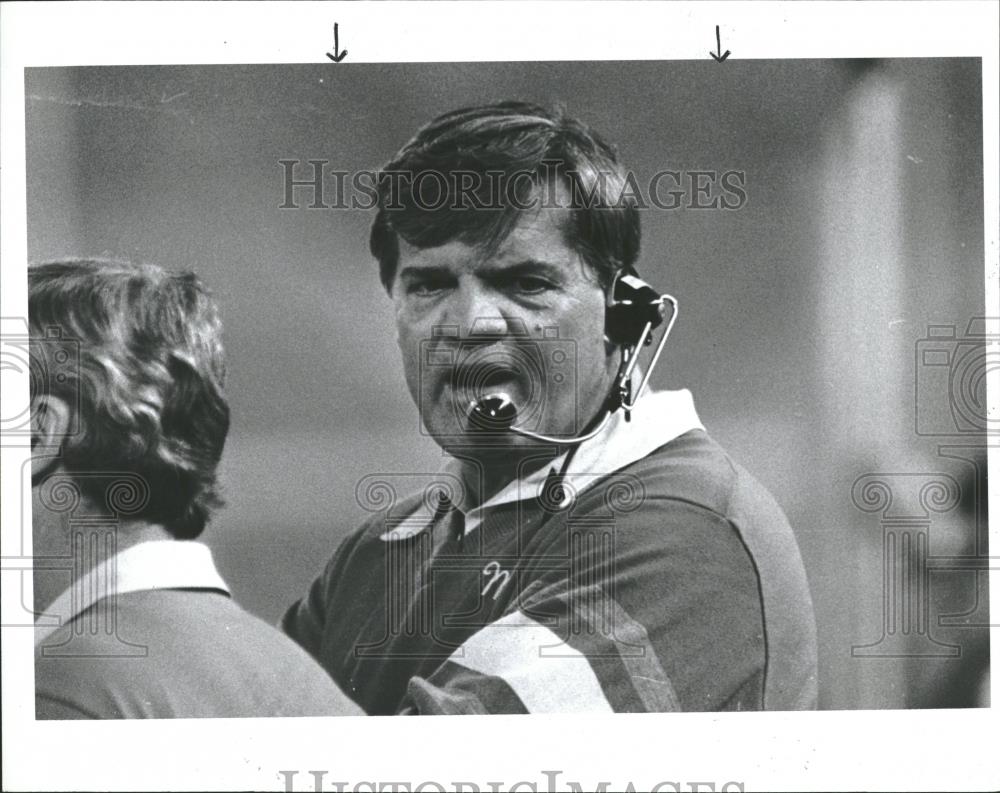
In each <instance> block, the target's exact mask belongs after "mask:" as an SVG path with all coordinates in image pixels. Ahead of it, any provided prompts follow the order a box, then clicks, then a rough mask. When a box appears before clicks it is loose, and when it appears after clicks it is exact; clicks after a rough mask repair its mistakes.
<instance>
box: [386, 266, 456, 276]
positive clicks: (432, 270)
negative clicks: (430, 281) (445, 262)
mask: <svg viewBox="0 0 1000 793" xmlns="http://www.w3.org/2000/svg"><path fill="white" fill-rule="evenodd" d="M449 272H451V271H450V270H449V269H448V268H447V267H444V266H442V265H440V264H409V265H407V266H406V267H404V268H403V269H402V270H400V271H399V277H400V278H421V277H426V276H428V275H443V274H447V273H449Z"/></svg>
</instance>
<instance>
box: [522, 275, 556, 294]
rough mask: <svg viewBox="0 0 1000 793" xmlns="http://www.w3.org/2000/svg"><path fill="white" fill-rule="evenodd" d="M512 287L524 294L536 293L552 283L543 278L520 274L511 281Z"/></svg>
mask: <svg viewBox="0 0 1000 793" xmlns="http://www.w3.org/2000/svg"><path fill="white" fill-rule="evenodd" d="M513 285H514V289H516V290H517V291H518V292H520V293H522V294H526V295H538V294H541V293H542V292H546V291H548V290H549V289H551V288H552V284H551V283H550V282H548V281H546V280H545V279H544V278H534V277H531V276H522V277H520V278H515V279H514V281H513Z"/></svg>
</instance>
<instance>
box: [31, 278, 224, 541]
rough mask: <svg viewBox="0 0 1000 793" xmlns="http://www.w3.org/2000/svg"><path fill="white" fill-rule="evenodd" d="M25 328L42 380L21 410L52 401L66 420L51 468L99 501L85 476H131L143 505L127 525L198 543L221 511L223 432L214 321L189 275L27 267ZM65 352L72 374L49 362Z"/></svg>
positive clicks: (220, 360) (214, 312)
mask: <svg viewBox="0 0 1000 793" xmlns="http://www.w3.org/2000/svg"><path fill="white" fill-rule="evenodd" d="M28 320H29V325H30V327H31V351H30V352H31V358H32V364H33V367H34V368H35V370H36V371H37V372H39V373H41V376H37V377H33V378H32V382H31V391H32V393H31V396H32V400H33V401H34V400H35V399H37V398H38V397H42V396H51V397H57V398H59V399H62V400H63V401H64V402H66V403H67V404H68V405H69V407H70V409H71V410H72V411H73V413H74V428H73V431H72V432H71V433H68V434H67V435H66V437H65V438H64V440H63V442H62V448H61V454H60V457H59V462H60V463H62V465H63V466H64V467H65V468H66V470H67V472H68V473H69V474H70V476H74V475H75V477H74V478H75V480H76V482H77V484H78V486H79V488H80V490H81V492H82V493H83V494H84V495H86V496H89V497H90V498H92V499H95V500H98V503H103V500H104V498H105V494H104V493H103V492H98V490H95V487H99V486H97V485H95V482H97V481H98V480H96V479H94V478H92V477H88V476H86V474H88V473H91V474H92V473H99V472H128V473H130V474H135V475H138V476H140V477H142V479H143V480H144V481H145V484H146V486H147V488H148V491H149V495H148V500H147V501H146V503H145V505H144V506H143V507H142V508H141V510H140V511H139V512H137V513H136V514H135V515H134V516H133V517H134V518H136V519H138V520H144V521H148V522H151V523H156V524H159V525H162V526H163V527H164V528H166V529H167V531H169V532H170V533H171V534H172V535H173V536H174V537H177V538H180V539H190V538H193V537H196V536H198V535H199V534H200V533H201V531H202V530H203V529H204V527H205V525H206V523H207V521H208V519H209V515H210V513H211V510H212V509H213V508H214V507H216V506H218V505H219V504H220V503H221V500H220V499H219V497H218V495H217V492H216V469H217V467H218V464H219V460H220V459H221V457H222V450H223V447H224V445H225V440H226V434H227V432H228V430H229V405H228V403H227V401H226V397H225V394H224V392H223V386H224V380H225V362H224V355H223V348H222V340H221V329H222V328H221V322H220V319H219V315H218V309H217V307H216V305H215V302H214V300H213V299H212V297H211V295H210V294H209V292H208V291H207V289H206V288H205V287H204V285H203V284H202V283H201V281H200V280H199V279H198V277H197V276H196V275H194V274H193V273H170V272H167V271H165V270H163V269H161V268H159V267H155V266H151V265H133V264H129V263H127V262H120V261H109V260H70V261H58V262H51V263H47V264H42V265H36V266H32V267H29V268H28ZM56 339H58V340H59V341H60V342H61V344H53V343H51V342H52V341H53V340H56ZM67 342H68V343H71V344H72V345H73V346H74V347H75V349H76V350H77V351H78V361H77V362H75V363H74V365H71V366H67V365H65V363H64V362H61V361H60V360H58V359H56V356H63V357H65V356H66V352H65V344H66V343H67ZM57 372H58V376H56V375H55V373H57ZM50 374H51V375H52V376H48V375H50Z"/></svg>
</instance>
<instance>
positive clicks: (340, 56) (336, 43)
mask: <svg viewBox="0 0 1000 793" xmlns="http://www.w3.org/2000/svg"><path fill="white" fill-rule="evenodd" d="M339 27H340V26H339V25H338V24H337V23H336V22H334V23H333V52H334V53H336V54H333V53H329V52H328V53H327V54H326V57H327V58H329V59H330V60H331V61H333V62H334V63H340V62H341V61H342V60H344V58H345V57H347V50H344V51H343V52H341V51H340V31H339V30H338V28H339ZM716 30H718V29H716ZM728 54H729V53H728V52H727V53H726V55H728Z"/></svg>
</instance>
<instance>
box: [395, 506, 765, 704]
mask: <svg viewBox="0 0 1000 793" xmlns="http://www.w3.org/2000/svg"><path fill="white" fill-rule="evenodd" d="M567 547H571V548H572V549H573V552H572V554H571V557H570V563H569V566H568V569H567V570H565V571H563V572H546V573H541V574H539V575H538V576H537V577H535V578H534V580H532V581H531V582H530V583H528V584H527V586H525V587H524V588H523V589H522V591H521V594H520V596H519V597H518V599H517V602H516V603H515V604H514V606H513V607H512V608H511V609H510V610H509V611H508V612H507V613H506V614H504V616H503V617H502V618H501V619H499V620H496V621H495V622H492V623H490V624H489V625H487V626H485V627H484V628H482V629H480V630H479V631H477V632H476V633H474V634H473V635H472V636H470V637H469V638H468V639H467V640H466V641H465V642H463V643H462V645H461V646H460V647H458V648H457V649H456V650H455V651H454V653H453V654H452V655H451V657H449V658H448V660H447V661H446V662H445V663H443V664H442V665H440V666H439V667H438V668H436V669H435V670H434V671H433V673H432V674H430V675H428V676H427V677H426V678H421V677H415V678H412V679H411V680H410V683H409V686H408V689H407V696H406V698H405V700H404V703H403V708H402V711H401V712H403V713H420V714H445V713H567V712H593V713H602V712H603V713H616V712H668V711H677V710H727V709H733V710H737V709H756V708H759V707H760V706H761V692H762V685H763V675H764V668H765V647H764V631H763V624H762V611H761V602H760V596H759V582H758V581H757V577H756V573H755V569H754V565H753V562H752V560H751V558H750V556H749V554H748V552H747V550H746V548H745V547H744V546H743V545H742V543H741V541H740V538H739V535H738V533H737V532H736V531H735V530H734V528H733V526H732V525H731V524H730V523H729V521H728V520H726V519H725V518H723V517H721V516H719V515H717V514H715V513H713V512H711V511H710V510H707V509H705V508H703V507H700V506H698V505H694V504H690V503H687V502H683V501H679V500H674V499H647V500H646V502H645V503H644V504H643V506H642V508H641V509H640V510H638V511H637V512H635V513H633V514H631V515H628V516H627V517H626V519H625V520H622V521H618V522H617V523H616V525H615V526H614V530H613V531H608V530H607V529H602V528H600V527H594V526H592V525H587V524H586V522H584V525H583V526H582V527H581V528H577V529H575V530H574V533H573V537H572V540H571V541H569V542H568V543H567Z"/></svg>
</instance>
